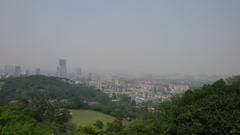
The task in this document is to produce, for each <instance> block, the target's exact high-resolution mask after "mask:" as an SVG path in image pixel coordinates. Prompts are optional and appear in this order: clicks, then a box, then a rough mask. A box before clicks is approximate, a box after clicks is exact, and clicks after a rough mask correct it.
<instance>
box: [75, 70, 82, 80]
mask: <svg viewBox="0 0 240 135" xmlns="http://www.w3.org/2000/svg"><path fill="white" fill-rule="evenodd" d="M76 75H77V77H78V78H80V77H81V76H82V69H81V68H77V69H76Z"/></svg>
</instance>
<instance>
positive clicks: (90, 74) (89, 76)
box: [88, 72, 92, 81]
mask: <svg viewBox="0 0 240 135" xmlns="http://www.w3.org/2000/svg"><path fill="white" fill-rule="evenodd" d="M91 80H92V73H91V72H89V73H88V81H91Z"/></svg>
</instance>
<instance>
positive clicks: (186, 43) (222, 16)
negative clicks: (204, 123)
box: [0, 0, 240, 76]
mask: <svg viewBox="0 0 240 135" xmlns="http://www.w3.org/2000/svg"><path fill="white" fill-rule="evenodd" d="M0 18H1V21H0V56H1V57H0V66H2V67H3V66H5V65H21V66H25V67H31V68H33V69H35V68H40V69H41V71H42V69H43V70H50V71H56V65H57V61H58V60H59V59H62V58H63V59H66V60H67V61H68V70H69V71H75V69H76V68H78V67H80V68H82V69H87V70H89V71H99V72H123V73H124V72H127V73H160V74H161V73H163V74H171V73H180V74H217V75H229V76H230V75H236V74H240V63H239V62H238V61H239V60H238V58H239V57H240V53H239V51H240V45H239V44H240V37H239V35H240V27H239V24H240V1H237V0H230V1H224V0H213V1H207V0H203V1H188V0H185V1H184V2H183V1H181V2H180V1H166V0H165V1H164V0H163V1H152V2H145V1H141V0H140V1H126V0H123V1H118V2H113V1H108V0H103V1H101V2H100V1H94V2H87V1H61V0H60V1H56V0H53V1H34V2H33V1H24V2H23V1H17V0H2V1H0Z"/></svg>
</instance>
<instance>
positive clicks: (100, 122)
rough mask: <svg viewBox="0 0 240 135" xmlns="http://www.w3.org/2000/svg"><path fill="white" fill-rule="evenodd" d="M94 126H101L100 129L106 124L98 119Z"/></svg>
mask: <svg viewBox="0 0 240 135" xmlns="http://www.w3.org/2000/svg"><path fill="white" fill-rule="evenodd" d="M94 126H95V127H97V128H99V129H102V128H103V127H104V124H103V122H102V121H100V120H97V121H96V122H95V123H94Z"/></svg>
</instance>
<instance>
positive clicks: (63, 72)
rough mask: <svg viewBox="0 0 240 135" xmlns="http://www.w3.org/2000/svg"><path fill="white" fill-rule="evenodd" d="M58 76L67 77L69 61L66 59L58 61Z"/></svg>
mask: <svg viewBox="0 0 240 135" xmlns="http://www.w3.org/2000/svg"><path fill="white" fill-rule="evenodd" d="M58 64H59V66H58V71H57V72H58V76H59V77H63V78H66V77H67V61H66V60H65V59H60V60H59V62H58Z"/></svg>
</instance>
